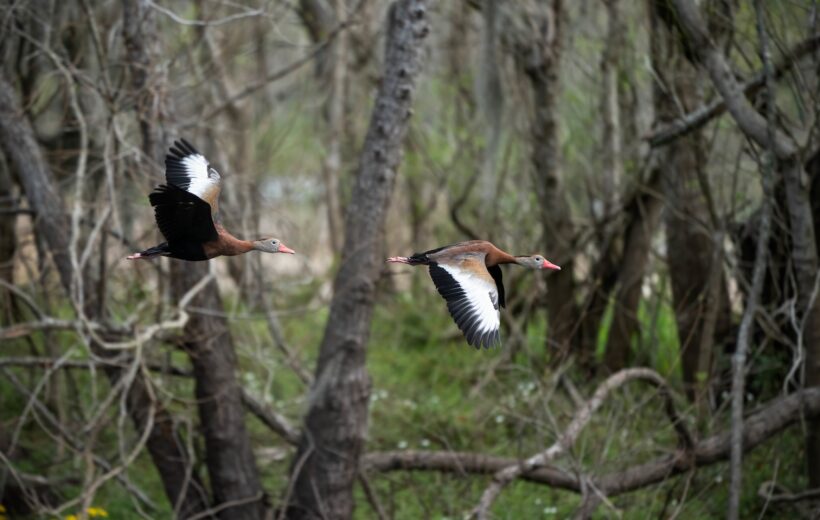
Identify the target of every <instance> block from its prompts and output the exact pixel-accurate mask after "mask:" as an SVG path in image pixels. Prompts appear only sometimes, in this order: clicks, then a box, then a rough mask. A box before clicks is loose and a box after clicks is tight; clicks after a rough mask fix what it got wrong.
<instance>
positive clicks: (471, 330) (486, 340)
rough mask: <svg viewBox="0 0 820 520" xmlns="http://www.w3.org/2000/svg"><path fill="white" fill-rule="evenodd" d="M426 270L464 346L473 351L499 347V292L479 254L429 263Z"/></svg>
mask: <svg viewBox="0 0 820 520" xmlns="http://www.w3.org/2000/svg"><path fill="white" fill-rule="evenodd" d="M429 269H430V277H431V278H432V279H433V283H435V284H436V288H437V289H438V292H439V294H441V296H442V297H443V298H444V299H445V300H446V301H447V309H448V310H449V311H450V315H451V316H452V317H453V320H454V321H455V322H456V325H458V328H459V329H461V332H463V333H464V337H465V338H466V339H467V343H469V344H470V345H472V346H474V347H476V348H480V347H492V346H495V345H498V344H500V343H501V336H500V334H499V328H500V326H501V318H500V315H499V311H498V309H499V303H500V302H499V293H498V289H497V288H496V284H495V281H494V280H493V278H492V276H491V275H490V273H489V272H488V271H487V268H486V266H485V265H484V258H483V255H480V256H474V257H472V256H471V257H466V258H462V259H459V260H457V261H452V262H446V263H432V264H430V267H429Z"/></svg>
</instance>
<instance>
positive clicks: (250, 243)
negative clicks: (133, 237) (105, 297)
mask: <svg viewBox="0 0 820 520" xmlns="http://www.w3.org/2000/svg"><path fill="white" fill-rule="evenodd" d="M165 180H166V181H167V183H168V184H163V185H160V186H158V187H157V188H156V189H155V190H154V191H153V192H152V193H151V194H150V195H149V196H148V200H149V201H151V206H153V207H154V217H155V219H156V221H157V226H158V227H159V230H160V232H161V233H162V236H164V237H165V240H166V241H167V242H163V243H161V244H159V245H158V246H154V247H152V248H149V249H146V250H145V251H142V252H140V253H134V254H133V255H131V256H129V257H128V259H129V260H136V259H140V258H153V257H156V256H168V257H171V258H178V259H180V260H191V261H197V260H210V259H211V258H215V257H217V256H235V255H241V254H243V253H247V252H248V251H262V252H264V253H291V254H293V253H294V252H295V251H293V250H292V249H290V248H289V247H287V246H286V245H285V244H283V243H282V241H281V240H279V239H277V238H260V239H259V240H242V239H239V238H236V237H235V236H233V235H231V234H230V233H228V232H227V231H226V230H225V228H223V227H222V224H221V223H220V222H219V218H218V215H217V211H218V208H219V191H220V189H221V187H220V176H219V173H218V172H217V171H216V170H215V169H213V168H212V167H211V165H210V164H209V163H208V160H207V159H206V158H205V156H203V155H202V154H201V153H199V152H198V151H197V150H196V148H194V147H193V146H192V145H191V143H189V142H188V141H186V140H185V139H180V140H179V141H175V142H174V146H172V147H171V149H170V152H169V153H168V155H166V156H165Z"/></svg>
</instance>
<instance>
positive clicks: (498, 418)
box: [495, 414, 504, 424]
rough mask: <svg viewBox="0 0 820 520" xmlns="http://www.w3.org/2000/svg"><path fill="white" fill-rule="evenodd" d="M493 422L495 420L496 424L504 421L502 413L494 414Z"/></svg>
mask: <svg viewBox="0 0 820 520" xmlns="http://www.w3.org/2000/svg"><path fill="white" fill-rule="evenodd" d="M495 422H496V424H501V423H503V422H504V416H503V415H501V414H498V415H496V416H495Z"/></svg>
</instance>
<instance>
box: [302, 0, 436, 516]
mask: <svg viewBox="0 0 820 520" xmlns="http://www.w3.org/2000/svg"><path fill="white" fill-rule="evenodd" d="M425 18H426V3H425V2H424V0H399V1H398V2H396V3H394V4H393V5H392V6H391V8H390V11H389V14H388V21H387V46H386V51H385V60H384V67H385V71H384V76H383V79H382V84H381V86H380V88H379V93H378V96H377V98H376V102H375V104H374V108H373V114H372V118H371V121H370V127H369V129H368V132H367V137H366V138H365V143H364V147H363V149H362V152H361V156H360V162H359V171H358V173H357V175H356V182H355V185H354V187H353V193H352V197H351V201H350V205H349V207H348V211H347V215H346V218H345V243H346V244H348V247H346V248H345V249H344V250H343V256H342V261H341V266H340V268H339V272H338V273H337V275H336V279H335V281H334V296H333V300H332V302H331V304H330V316H329V318H328V322H327V326H326V328H325V334H324V338H323V339H322V345H321V348H320V352H319V360H318V363H317V367H316V378H315V381H314V384H313V386H312V389H311V394H310V402H309V409H308V412H307V416H306V417H305V426H304V433H303V436H302V439H301V441H300V443H299V449H298V452H297V454H296V457H295V459H294V463H293V470H292V471H293V475H292V477H291V478H292V479H293V494H292V496H291V497H289V499H290V503H289V514H290V516H291V517H293V518H350V516H351V515H352V512H353V484H354V482H355V479H356V476H357V473H358V466H359V456H360V454H361V452H362V447H363V445H364V441H365V435H366V432H367V405H368V401H369V395H370V379H369V376H368V375H367V369H366V366H365V356H366V352H367V340H368V336H369V332H370V319H371V315H372V311H373V302H374V292H375V288H376V282H377V281H378V279H379V276H380V274H381V270H382V266H383V265H384V261H383V251H382V249H383V239H384V221H385V216H386V214H387V209H388V206H389V203H390V198H391V194H392V191H393V186H394V183H395V180H396V171H397V168H398V167H399V163H400V159H401V144H402V141H403V138H404V135H405V134H406V131H407V126H408V120H409V116H410V114H411V109H410V106H411V101H412V97H413V91H414V85H415V81H416V78H417V76H418V74H419V71H420V67H421V58H422V47H421V42H422V39H423V38H424V36H425V35H426V34H427V31H428V27H427V22H426V20H425Z"/></svg>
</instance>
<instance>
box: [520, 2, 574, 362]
mask: <svg viewBox="0 0 820 520" xmlns="http://www.w3.org/2000/svg"><path fill="white" fill-rule="evenodd" d="M539 15H540V16H542V17H543V19H542V20H539V22H538V23H537V24H532V25H533V27H534V28H537V29H536V30H534V31H533V33H532V35H527V36H528V37H529V38H530V39H528V40H527V41H526V43H525V44H522V48H520V49H518V51H519V52H518V54H517V55H516V59H517V63H518V66H519V68H520V69H521V70H522V71H523V72H524V74H525V75H526V77H527V79H528V80H529V82H530V87H531V89H532V101H533V117H532V121H531V123H530V135H531V142H532V155H531V162H532V167H533V169H532V173H533V182H534V184H535V194H536V197H537V199H538V206H539V208H540V212H541V224H542V226H543V233H544V254H545V255H547V257H548V258H552V259H554V261H555V262H557V263H558V264H559V265H560V266H561V267H562V269H561V271H558V272H556V273H553V274H551V275H550V284H549V293H548V295H547V316H548V320H549V324H548V330H547V348H548V350H550V351H553V352H557V356H556V359H562V358H563V357H564V356H566V355H567V353H569V352H570V344H571V341H572V338H573V336H574V334H575V332H576V331H577V329H578V306H577V304H576V301H575V281H574V279H573V271H574V262H573V258H572V256H573V255H572V250H573V244H572V238H573V227H572V220H571V218H570V208H569V203H568V202H567V199H566V196H565V193H564V191H563V188H562V185H561V174H560V164H561V147H560V142H559V138H558V121H557V119H556V117H557V115H558V110H557V102H558V95H559V81H558V79H559V78H558V71H559V66H560V62H561V48H562V42H561V38H562V31H563V21H564V10H563V2H562V0H551V1H550V2H548V4H547V5H545V6H544V7H543V8H542V10H541V11H540V12H539Z"/></svg>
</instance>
